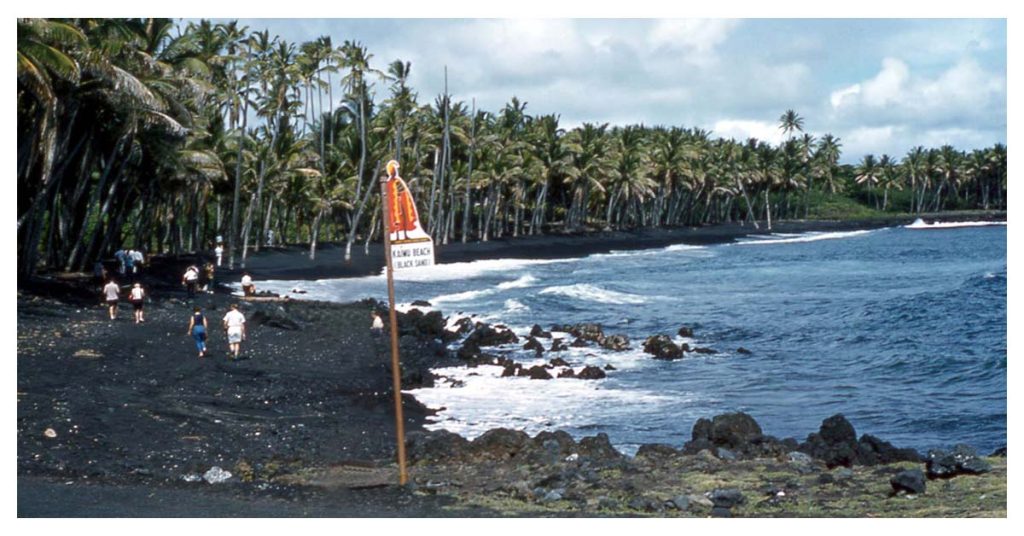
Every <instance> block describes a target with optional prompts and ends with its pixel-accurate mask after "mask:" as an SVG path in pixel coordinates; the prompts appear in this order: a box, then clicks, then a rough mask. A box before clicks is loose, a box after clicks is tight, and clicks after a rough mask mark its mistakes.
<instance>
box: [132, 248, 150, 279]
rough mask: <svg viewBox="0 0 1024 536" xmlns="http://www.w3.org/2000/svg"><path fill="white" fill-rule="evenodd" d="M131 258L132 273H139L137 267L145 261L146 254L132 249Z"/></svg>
mask: <svg viewBox="0 0 1024 536" xmlns="http://www.w3.org/2000/svg"><path fill="white" fill-rule="evenodd" d="M131 255H132V259H133V260H134V261H135V262H134V264H132V273H136V274H137V273H139V267H140V266H142V265H143V264H145V263H146V255H145V254H144V253H142V252H141V251H139V250H137V249H133V250H132V252H131Z"/></svg>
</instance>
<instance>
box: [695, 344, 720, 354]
mask: <svg viewBox="0 0 1024 536" xmlns="http://www.w3.org/2000/svg"><path fill="white" fill-rule="evenodd" d="M691 351H692V352H695V353H698V354H717V353H718V350H715V349H713V348H702V347H700V346H694V347H693V349H692V350H691Z"/></svg>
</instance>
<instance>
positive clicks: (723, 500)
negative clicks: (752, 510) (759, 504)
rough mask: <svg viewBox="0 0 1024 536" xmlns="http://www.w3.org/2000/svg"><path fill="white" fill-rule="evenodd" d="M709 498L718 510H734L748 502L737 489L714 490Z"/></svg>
mask: <svg viewBox="0 0 1024 536" xmlns="http://www.w3.org/2000/svg"><path fill="white" fill-rule="evenodd" d="M707 498H708V499H710V500H711V502H712V504H714V505H715V506H716V507H717V508H732V507H734V506H736V505H739V504H743V503H745V502H747V498H746V497H744V496H743V493H742V492H740V490H738V489H736V488H730V489H715V490H712V491H710V492H709V493H708V494H707Z"/></svg>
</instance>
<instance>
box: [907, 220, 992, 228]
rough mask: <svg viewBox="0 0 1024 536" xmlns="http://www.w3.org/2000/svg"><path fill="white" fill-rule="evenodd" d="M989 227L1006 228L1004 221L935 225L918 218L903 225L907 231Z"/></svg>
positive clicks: (939, 223) (951, 222)
mask: <svg viewBox="0 0 1024 536" xmlns="http://www.w3.org/2000/svg"><path fill="white" fill-rule="evenodd" d="M990 225H1002V226H1004V227H1005V226H1006V222H1005V221H947V222H942V221H937V222H935V223H925V222H924V220H922V219H921V218H918V219H917V220H915V221H914V223H911V224H910V225H904V227H906V228H907V229H955V228H957V227H986V226H990Z"/></svg>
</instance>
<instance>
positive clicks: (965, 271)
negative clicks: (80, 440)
mask: <svg viewBox="0 0 1024 536" xmlns="http://www.w3.org/2000/svg"><path fill="white" fill-rule="evenodd" d="M1006 277H1007V272H1006V227H1005V226H993V227H964V228H948V229H936V230H924V231H922V230H911V229H906V228H886V229H879V230H873V231H853V232H842V233H807V234H801V235H771V236H766V237H758V238H747V239H743V240H741V241H740V242H736V243H732V244H722V245H714V246H706V247H700V246H685V245H677V246H671V247H668V248H661V249H650V250H641V251H622V252H612V253H609V254H601V255H592V256H589V257H585V258H579V259H567V260H555V261H551V260H544V261H531V260H519V259H506V260H495V261H481V262H474V263H460V264H449V265H440V266H436V267H433V268H431V269H428V270H425V271H421V272H417V273H415V274H406V275H401V276H400V277H399V278H398V280H397V282H396V293H397V296H398V300H399V301H400V302H404V303H409V302H412V301H414V300H427V301H429V302H431V303H432V304H433V306H434V307H435V308H437V309H440V310H442V311H444V313H445V314H446V315H450V319H451V320H455V319H456V318H457V317H458V316H467V315H473V316H474V318H475V319H477V320H485V321H488V322H492V323H495V322H500V323H503V324H505V325H507V326H509V327H511V328H512V329H514V330H515V331H516V332H517V333H519V334H520V335H525V334H527V333H528V332H529V329H530V327H531V326H532V325H533V324H540V325H541V326H542V327H544V328H545V329H549V328H550V327H551V326H552V325H553V324H574V323H578V322H597V323H600V324H602V325H603V326H604V331H605V334H624V335H626V336H628V337H629V338H630V341H631V346H632V349H631V350H629V351H625V352H611V351H607V350H603V349H599V348H582V349H575V348H574V349H571V350H570V351H568V352H563V353H559V354H552V353H545V354H544V355H543V356H542V357H541V358H539V359H538V358H536V357H534V355H533V353H532V352H523V351H522V350H521V349H520V348H519V347H518V346H521V345H522V343H520V345H518V346H511V347H506V348H502V349H500V351H501V352H505V353H508V354H509V356H510V357H513V358H514V359H516V360H517V361H520V362H522V363H524V365H532V364H541V363H545V362H546V361H547V360H549V359H551V358H553V357H555V356H560V357H562V358H563V359H565V360H567V361H569V362H570V364H572V366H573V368H575V369H576V370H577V371H579V370H580V369H581V368H582V367H583V366H585V365H596V366H600V367H604V366H605V365H609V364H610V365H612V366H613V367H614V368H615V370H612V371H609V373H608V377H607V378H605V379H603V380H597V381H583V380H575V379H555V380H551V381H538V380H529V379H527V378H501V377H500V375H501V369H500V368H499V367H478V368H474V369H468V368H462V367H454V368H448V369H438V370H437V372H438V373H439V374H440V375H442V376H444V377H445V378H446V380H445V381H442V382H439V383H438V386H437V387H435V388H431V389H417V390H413V391H410V392H411V393H412V394H413V395H414V396H415V397H416V398H417V399H419V400H420V401H421V402H423V403H424V404H426V405H427V406H429V407H432V408H435V409H439V410H440V411H439V413H438V415H437V416H436V418H435V420H434V422H432V423H431V424H430V425H429V426H430V427H431V428H443V429H447V430H451V431H453V432H456V433H459V434H462V435H464V436H466V437H468V438H473V437H476V436H478V435H480V434H481V433H483V432H484V431H486V430H488V429H490V428H495V427H509V428H517V429H521V430H524V431H526V432H527V433H529V434H531V435H533V434H536V433H537V432H540V431H542V430H555V429H562V430H565V431H567V432H569V433H570V434H572V435H573V436H575V437H576V438H577V439H579V438H581V437H584V436H588V435H595V434H596V433H598V432H604V433H607V434H608V435H609V437H610V439H611V441H612V443H613V444H614V445H615V446H616V447H617V448H619V449H620V450H622V451H623V452H626V453H634V452H635V450H636V448H637V447H638V446H639V445H640V444H643V443H667V444H671V445H674V446H676V447H678V446H681V445H682V444H683V443H684V442H685V441H687V440H689V436H690V431H691V429H692V427H693V424H694V422H695V421H696V420H697V419H698V418H701V417H712V416H714V415H717V414H719V413H724V412H728V411H745V412H747V413H749V414H751V415H752V416H753V417H754V418H755V419H756V420H757V421H758V422H759V423H760V424H761V427H762V428H763V429H764V431H765V433H768V434H771V435H775V436H777V437H796V438H798V439H801V440H802V439H804V438H805V437H806V435H807V434H808V433H810V432H813V431H817V429H818V426H819V425H820V423H821V421H822V420H823V419H824V418H826V417H828V416H830V415H833V414H835V413H842V414H844V415H845V416H846V417H847V418H848V419H849V420H850V421H851V422H852V423H853V425H854V427H855V428H856V429H857V432H858V434H861V433H870V434H874V435H876V436H879V437H881V438H883V439H886V440H888V441H891V442H893V443H894V444H896V445H898V446H909V447H915V448H918V449H921V450H925V449H928V448H933V447H944V446H950V445H952V444H953V443H957V442H963V443H968V444H970V445H972V446H975V447H977V448H978V449H979V450H980V451H982V452H984V453H987V452H990V451H991V450H993V449H995V448H997V447H999V446H1002V445H1005V444H1006V408H1007V404H1006V382H1007V376H1006V361H1007V350H1006V346H1007V345H1006V326H1007V324H1006ZM295 287H301V288H302V289H303V290H306V291H307V292H308V294H305V295H303V296H302V297H307V298H315V299H328V300H337V301H352V300H356V299H361V298H364V297H374V298H384V297H385V296H386V288H385V282H384V278H383V276H375V277H367V278H358V279H346V280H321V281H304V282H290V281H268V282H264V283H262V284H261V288H268V289H271V290H275V291H278V292H282V293H285V292H288V291H289V290H290V289H292V288H295ZM684 325H685V326H689V327H692V328H693V330H694V336H693V338H692V339H684V338H681V337H679V336H678V335H677V331H678V329H679V327H680V326H684ZM657 334H665V335H669V336H671V337H672V338H673V339H674V340H675V341H676V342H677V343H678V342H689V343H690V345H691V346H693V345H698V346H704V347H710V348H713V349H715V350H718V352H719V353H717V354H715V355H694V354H690V357H687V358H685V359H681V360H676V361H658V360H655V359H653V358H651V356H649V355H647V354H644V353H643V352H642V350H641V347H642V342H643V340H644V339H645V338H646V337H648V336H650V335H657ZM555 335H556V336H558V334H557V333H556V334H555ZM566 339H567V340H566V342H567V343H568V342H571V340H572V338H571V337H569V336H567V335H566ZM524 342H525V341H524ZM544 343H545V347H548V346H550V344H549V341H544ZM740 347H743V348H746V349H749V350H750V351H751V352H752V354H751V355H744V354H740V353H738V352H737V351H736V350H737V349H738V348H740ZM555 372H556V373H557V370H556V371H555ZM455 380H458V383H455ZM453 385H459V387H453Z"/></svg>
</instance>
